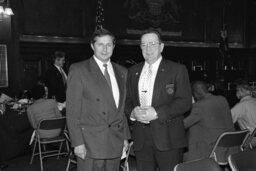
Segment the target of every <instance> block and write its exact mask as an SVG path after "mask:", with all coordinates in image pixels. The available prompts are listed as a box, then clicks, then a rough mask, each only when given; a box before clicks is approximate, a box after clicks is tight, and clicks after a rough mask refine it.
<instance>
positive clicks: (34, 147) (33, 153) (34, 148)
mask: <svg viewBox="0 0 256 171" xmlns="http://www.w3.org/2000/svg"><path fill="white" fill-rule="evenodd" d="M36 144H37V141H36V140H34V146H33V152H32V156H31V159H30V164H32V162H33V159H34V156H35V150H36Z"/></svg>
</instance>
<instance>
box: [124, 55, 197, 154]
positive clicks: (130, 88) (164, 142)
mask: <svg viewBox="0 0 256 171" xmlns="http://www.w3.org/2000/svg"><path fill="white" fill-rule="evenodd" d="M143 65H144V63H140V64H138V65H135V66H133V67H131V68H130V69H129V72H128V79H127V98H126V106H125V113H126V114H127V115H128V117H129V118H130V114H131V112H132V110H133V109H134V107H136V106H140V102H139V92H138V82H139V77H140V74H141V71H142V68H143ZM191 99H192V97H191V90H190V82H189V78H188V73H187V69H186V68H185V66H184V65H180V64H177V63H174V62H172V61H169V60H164V59H163V60H162V61H161V63H160V65H159V68H158V72H157V75H156V79H155V84H154V90H153V98H152V105H151V106H153V107H154V108H155V110H156V112H157V115H158V119H156V120H154V121H151V122H150V129H151V131H152V136H153V139H154V142H155V145H156V147H157V148H158V149H159V150H170V149H172V148H180V147H184V146H186V145H187V141H186V137H185V130H184V125H183V118H184V117H183V115H184V113H185V112H186V111H188V110H189V109H190V107H191ZM143 127H144V124H142V123H140V122H136V121H135V122H133V123H132V138H133V140H134V150H140V149H142V147H143V144H144V138H143V129H144V128H143Z"/></svg>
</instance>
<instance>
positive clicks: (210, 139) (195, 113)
mask: <svg viewBox="0 0 256 171" xmlns="http://www.w3.org/2000/svg"><path fill="white" fill-rule="evenodd" d="M192 92H193V96H194V98H195V99H196V102H195V103H194V104H193V107H192V111H191V113H190V114H189V116H188V117H187V118H185V120H184V125H185V128H187V129H188V140H189V146H188V152H187V153H185V155H184V161H191V160H196V159H200V158H205V157H209V156H210V153H211V150H212V148H213V146H214V143H215V142H216V140H217V138H218V137H219V135H220V134H221V133H223V132H225V131H233V130H234V125H233V123H232V117H231V111H230V108H229V104H228V102H227V100H226V98H225V97H223V96H215V95H212V94H211V93H210V92H208V88H207V85H206V83H205V82H203V81H196V82H194V83H193V84H192ZM225 154H228V150H227V149H222V150H219V151H218V157H221V159H224V158H225V157H227V156H225ZM221 159H219V160H221Z"/></svg>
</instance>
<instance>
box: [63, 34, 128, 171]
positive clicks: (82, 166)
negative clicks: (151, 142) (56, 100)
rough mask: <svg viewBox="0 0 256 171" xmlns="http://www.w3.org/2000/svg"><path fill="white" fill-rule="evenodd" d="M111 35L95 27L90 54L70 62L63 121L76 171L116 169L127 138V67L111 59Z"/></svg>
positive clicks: (112, 170) (112, 36)
mask: <svg viewBox="0 0 256 171" xmlns="http://www.w3.org/2000/svg"><path fill="white" fill-rule="evenodd" d="M114 47H115V37H114V35H113V34H112V33H111V32H109V31H108V30H106V29H100V30H96V31H95V32H94V34H93V36H92V39H91V48H92V49H93V51H94V55H93V57H91V58H90V59H88V60H85V61H82V62H79V63H75V64H72V65H71V67H70V70H69V74H68V84H67V85H68V86H67V108H66V111H67V123H68V129H69V133H70V137H71V142H72V146H73V147H74V152H75V154H76V155H77V156H78V159H77V160H78V171H85V170H86V171H103V170H104V171H119V164H120V159H121V155H122V151H123V150H125V149H127V147H128V141H127V140H128V138H130V134H129V129H128V123H127V119H126V117H125V114H124V101H125V96H126V77H127V69H125V68H124V67H122V66H120V65H118V64H116V63H114V62H111V61H110V58H111V56H112V53H113V50H114Z"/></svg>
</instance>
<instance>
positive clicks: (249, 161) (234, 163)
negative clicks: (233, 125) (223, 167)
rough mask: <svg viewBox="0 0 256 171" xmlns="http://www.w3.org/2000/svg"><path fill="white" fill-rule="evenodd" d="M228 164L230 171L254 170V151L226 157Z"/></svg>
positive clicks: (255, 164) (255, 161) (255, 166)
mask: <svg viewBox="0 0 256 171" xmlns="http://www.w3.org/2000/svg"><path fill="white" fill-rule="evenodd" d="M228 163H229V166H230V168H231V169H232V171H245V170H247V171H254V170H256V151H253V150H248V151H241V152H238V153H234V154H231V155H229V156H228Z"/></svg>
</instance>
